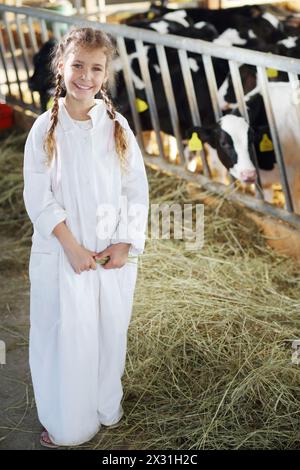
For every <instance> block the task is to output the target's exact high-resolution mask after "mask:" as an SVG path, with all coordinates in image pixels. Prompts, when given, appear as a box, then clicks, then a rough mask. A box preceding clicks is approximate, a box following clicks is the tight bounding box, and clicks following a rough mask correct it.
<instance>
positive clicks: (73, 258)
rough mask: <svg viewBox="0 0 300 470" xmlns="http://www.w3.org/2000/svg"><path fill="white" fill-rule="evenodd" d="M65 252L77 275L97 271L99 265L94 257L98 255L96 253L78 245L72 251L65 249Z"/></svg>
mask: <svg viewBox="0 0 300 470" xmlns="http://www.w3.org/2000/svg"><path fill="white" fill-rule="evenodd" d="M65 252H66V255H67V257H68V260H69V261H70V263H71V265H72V268H73V269H74V271H75V273H77V274H81V272H82V271H89V270H90V269H94V270H96V269H97V264H96V262H95V260H94V256H95V255H97V253H96V252H95V251H91V250H88V249H87V248H84V247H83V246H81V245H79V244H76V245H75V246H73V247H72V249H65Z"/></svg>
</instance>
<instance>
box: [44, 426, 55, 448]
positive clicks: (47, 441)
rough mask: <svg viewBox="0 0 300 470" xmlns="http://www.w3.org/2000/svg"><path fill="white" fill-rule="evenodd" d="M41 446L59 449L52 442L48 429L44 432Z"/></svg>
mask: <svg viewBox="0 0 300 470" xmlns="http://www.w3.org/2000/svg"><path fill="white" fill-rule="evenodd" d="M40 444H41V445H42V446H44V447H49V448H50V449H56V448H57V447H59V446H58V445H57V444H54V442H52V441H51V439H50V437H49V434H48V431H47V429H44V430H43V431H42V434H41V437H40Z"/></svg>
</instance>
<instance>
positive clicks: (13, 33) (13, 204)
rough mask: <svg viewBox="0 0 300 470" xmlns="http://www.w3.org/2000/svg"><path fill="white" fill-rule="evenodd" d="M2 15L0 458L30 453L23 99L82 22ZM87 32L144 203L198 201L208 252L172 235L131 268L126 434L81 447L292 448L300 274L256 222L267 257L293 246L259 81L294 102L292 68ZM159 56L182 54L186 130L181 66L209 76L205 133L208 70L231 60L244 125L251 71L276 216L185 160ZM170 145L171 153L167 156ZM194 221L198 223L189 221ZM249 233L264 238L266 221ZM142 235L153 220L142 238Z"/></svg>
mask: <svg viewBox="0 0 300 470" xmlns="http://www.w3.org/2000/svg"><path fill="white" fill-rule="evenodd" d="M0 11H1V13H2V29H1V53H2V54H1V58H2V64H3V71H2V73H3V72H4V79H3V81H1V97H2V100H3V102H6V104H9V105H10V106H9V107H8V108H3V109H4V111H5V112H6V113H7V114H6V119H7V120H6V124H5V126H7V130H6V132H5V133H3V135H2V139H1V176H0V184H1V189H2V191H1V214H2V217H1V225H2V230H1V239H2V241H1V245H2V250H1V268H2V269H1V276H2V280H3V285H4V289H3V293H2V299H3V302H2V308H1V310H2V313H1V318H2V321H1V337H0V339H1V340H4V341H5V345H6V364H5V365H4V366H2V367H3V370H4V371H5V375H4V381H2V384H1V387H2V391H1V394H2V396H3V398H4V400H2V403H5V409H4V410H3V411H4V413H3V423H1V427H0V429H1V438H2V439H1V443H0V445H1V446H2V447H3V448H32V447H36V448H38V443H37V442H38V435H39V431H40V427H39V423H38V421H37V418H36V416H35V408H34V402H33V397H32V390H31V386H30V376H29V374H28V366H27V357H26V354H25V355H24V352H25V351H26V350H27V335H28V311H29V306H28V288H29V281H28V275H27V262H28V254H29V246H30V238H31V224H30V222H29V220H28V218H27V217H26V214H25V210H24V207H23V202H22V189H23V184H22V163H23V161H22V158H23V145H24V141H25V138H26V132H25V134H24V133H23V134H22V133H20V130H18V131H17V127H18V128H20V127H21V126H26V125H27V126H30V125H31V123H32V118H34V116H35V115H37V114H39V112H41V102H40V96H39V93H37V92H36V91H32V90H29V88H28V84H27V82H28V78H29V76H30V75H32V72H33V67H32V59H33V54H34V53H35V52H37V51H38V48H39V47H41V46H42V44H43V43H44V42H46V41H47V40H48V39H49V38H51V37H53V36H55V34H57V35H58V36H59V35H60V34H62V33H63V31H64V30H65V28H66V26H67V25H70V24H82V23H83V22H84V23H86V24H89V23H88V20H83V19H82V18H76V17H72V18H68V17H66V18H63V19H62V18H61V17H59V15H57V14H56V13H50V12H41V11H40V10H39V11H37V10H36V11H32V9H29V8H13V7H11V8H9V7H8V6H6V7H5V9H4V8H3V7H2V6H1V8H0ZM8 13H10V14H11V16H8ZM121 16H122V18H124V16H127V15H124V14H122V15H121ZM17 18H19V19H17ZM89 21H91V20H89ZM94 21H95V20H93V26H95V27H96V24H95V23H94ZM54 24H55V25H56V26H55V27H54V26H53V25H54ZM16 25H18V26H19V27H18V28H16ZM21 25H23V26H21ZM51 26H52V27H51ZM98 27H101V28H103V29H106V30H107V31H108V32H110V33H111V34H113V35H114V36H115V37H116V38H117V42H118V46H119V53H120V57H121V59H122V64H123V67H124V71H125V74H124V81H125V85H126V90H127V94H128V103H129V107H130V111H131V117H132V123H133V126H134V128H135V130H136V132H137V136H138V138H139V143H140V146H141V148H142V149H143V153H144V157H145V162H146V163H147V171H148V178H149V183H150V197H151V203H152V204H162V203H164V202H168V201H171V202H175V203H177V204H179V205H180V206H183V205H184V204H191V203H193V204H196V203H203V202H204V203H205V208H204V217H205V224H204V245H203V247H202V248H201V250H197V251H188V250H186V248H185V244H184V243H183V241H182V240H176V239H174V237H173V236H172V235H173V232H174V223H173V222H172V223H171V239H154V238H151V236H150V235H149V239H148V240H147V245H146V251H145V254H144V255H142V256H141V258H140V260H139V281H138V286H137V290H136V300H135V308H134V313H133V319H132V323H131V328H130V330H129V345H128V361H127V367H126V373H125V376H124V389H125V396H124V407H125V410H126V412H127V418H126V422H125V423H124V424H123V425H122V426H121V427H120V428H119V429H118V430H117V431H114V432H111V431H105V432H103V431H102V432H101V433H100V434H99V436H97V437H96V438H95V439H94V441H93V442H92V443H89V445H88V446H82V447H83V448H97V449H120V448H123V449H136V448H140V449H157V448H161V449H170V448H171V449H204V448H214V449H240V448H241V449H254V448H261V449H269V448H272V449H284V448H289V449H292V448H297V447H298V446H299V426H298V422H299V379H300V377H299V366H298V362H297V354H295V353H297V349H296V346H297V343H296V340H297V339H298V338H299V324H298V315H297V313H298V310H299V263H298V262H297V261H296V260H295V259H294V258H291V257H288V256H285V255H284V254H279V253H278V252H277V251H273V250H271V249H270V247H269V246H268V244H267V243H266V235H264V234H263V233H262V232H261V230H259V229H258V226H257V223H259V222H261V221H262V219H261V218H260V217H261V216H259V215H258V214H259V213H260V214H262V213H266V214H267V215H268V217H269V219H268V229H269V232H268V237H267V238H269V241H271V242H272V241H273V243H276V240H272V238H278V236H279V237H282V236H283V235H282V233H283V232H281V231H279V232H277V234H278V235H277V237H274V233H275V230H276V229H277V230H278V227H279V226H280V228H281V230H285V232H284V235H285V237H289V238H288V241H289V245H295V246H296V245H297V231H298V228H299V225H298V224H299V215H298V214H297V213H296V212H295V211H294V207H293V194H291V191H290V188H289V181H288V178H287V175H286V171H285V160H284V157H285V155H284V153H283V151H282V148H281V145H280V139H279V136H278V134H279V131H278V126H277V124H278V122H276V116H274V112H272V102H271V99H270V93H269V78H270V77H269V75H270V74H272V72H269V75H268V69H271V70H273V71H274V70H280V71H282V72H285V73H286V74H288V77H289V82H287V83H288V84H290V86H291V87H292V86H293V90H294V91H295V89H296V87H295V84H296V86H298V81H297V80H298V74H299V73H300V67H299V61H297V59H293V58H286V57H277V56H276V57H275V56H274V54H273V56H272V57H271V56H270V55H266V53H259V52H253V51H249V50H241V49H239V50H236V48H234V47H231V46H226V47H225V49H224V46H223V47H222V46H221V45H218V44H214V45H213V44H211V43H208V42H205V44H204V43H203V42H204V41H202V40H200V39H197V40H191V39H189V38H185V39H184V41H183V40H182V38H181V39H180V38H178V36H174V35H172V36H171V35H168V36H163V35H161V34H159V33H157V32H155V31H151V30H149V29H148V30H145V29H138V28H133V27H129V26H125V25H116V24H114V25H112V24H109V23H106V24H105V25H104V24H101V25H99V24H98ZM23 32H24V35H23ZM22 37H23V41H22V39H21V38H22ZM33 38H35V42H34V40H33ZM128 39H131V40H132V41H134V42H135V47H136V49H137V51H138V52H139V54H138V60H139V65H140V74H141V78H142V79H143V80H144V82H145V84H146V92H145V94H146V99H147V102H146V103H147V106H148V107H149V114H150V121H151V124H152V126H153V130H152V131H151V134H152V135H150V136H149V130H147V134H146V133H145V131H143V121H142V119H143V118H141V114H142V113H143V112H144V111H146V110H144V111H141V109H143V106H141V101H144V102H145V100H142V99H141V98H140V101H137V99H138V97H137V90H136V88H135V86H134V82H133V79H132V70H131V67H130V62H129V59H128V56H129V53H128V43H126V40H128ZM199 41H200V42H199ZM144 42H146V43H147V44H154V45H155V47H156V48H157V52H158V54H157V55H158V61H159V63H158V65H159V66H160V68H161V70H163V71H164V73H162V76H163V78H162V85H163V87H165V92H166V95H167V97H168V100H169V104H170V109H169V110H168V113H169V121H170V122H171V127H172V128H173V135H172V136H171V137H169V135H167V137H165V135H164V134H162V132H161V129H160V122H161V119H160V114H159V111H161V110H160V109H159V108H158V106H157V99H156V96H155V93H154V91H153V90H155V88H154V86H153V77H151V75H150V73H149V62H148V61H147V55H146V52H145V47H144V44H143V43H144ZM34 44H35V46H34ZM168 47H169V48H173V49H174V48H176V49H178V51H179V53H180V57H181V64H182V65H183V67H182V68H183V70H185V73H183V75H184V86H185V87H186V88H187V89H188V90H189V93H187V95H188V99H189V106H190V109H191V111H192V112H191V115H192V124H193V125H194V127H195V129H196V128H198V127H199V125H200V124H201V120H200V118H201V117H202V115H201V116H200V115H199V110H198V113H197V104H198V102H197V99H196V98H195V95H196V93H195V89H194V88H195V86H194V82H193V78H192V77H191V75H192V74H191V71H190V73H189V69H190V65H191V62H190V61H189V56H188V53H194V54H199V55H201V56H202V58H203V62H204V68H205V71H206V73H207V74H208V75H209V76H210V81H209V83H210V87H209V92H210V93H211V95H212V102H213V104H214V109H213V112H214V114H215V118H216V120H217V119H219V118H220V116H221V114H222V109H220V106H219V99H218V90H217V89H216V88H218V87H217V84H216V81H217V80H216V78H215V77H214V74H215V67H214V61H213V58H222V59H226V60H227V61H229V64H230V65H229V68H230V71H231V77H232V79H233V80H232V81H233V82H234V86H235V90H236V93H237V96H236V98H237V102H238V105H239V107H240V109H241V115H243V114H244V116H245V117H247V115H246V113H247V107H246V106H245V98H244V85H243V83H242V78H241V75H239V67H238V65H239V64H240V63H241V62H242V63H243V64H248V65H253V66H255V67H256V66H257V67H258V71H259V77H260V81H261V87H262V94H263V98H264V103H265V107H266V109H267V110H268V111H267V113H266V114H267V117H268V123H269V126H270V133H271V135H270V136H269V137H268V138H269V140H271V141H272V145H273V148H274V150H275V154H276V158H278V160H277V162H278V163H277V164H278V166H279V167H280V177H281V179H280V181H279V183H278V184H279V186H280V188H279V189H278V193H279V196H278V201H276V198H274V201H272V203H269V204H268V203H266V202H265V201H264V200H263V199H264V194H263V191H262V188H261V187H259V184H258V183H257V184H256V185H253V186H254V187H253V188H250V189H249V188H247V187H242V185H241V184H240V182H239V181H237V180H236V179H234V180H233V179H232V178H230V175H229V177H228V176H227V175H226V176H227V178H228V180H227V181H226V184H222V183H219V182H217V181H216V180H214V175H213V174H212V173H213V172H212V171H211V170H212V169H211V168H210V163H211V162H210V161H209V155H207V153H206V151H204V150H206V149H205V148H204V150H203V148H199V141H198V139H196V142H197V144H198V146H197V145H196V150H192V152H195V154H192V155H191V157H190V156H188V158H186V155H185V153H184V152H185V148H184V146H185V144H186V142H185V140H184V138H183V135H182V128H181V126H180V119H179V116H178V114H179V110H178V109H177V106H176V93H177V92H178V90H173V84H172V79H171V76H172V71H171V70H169V62H168V57H166V56H165V53H164V51H165V49H167V48H168ZM25 64H26V65H27V67H26V66H25ZM189 64H190V65H189ZM155 65H157V64H155ZM170 72H171V73H170ZM273 74H274V72H273ZM2 78H3V76H2ZM193 89H194V92H193ZM113 91H114V89H113V88H112V93H113ZM50 105H51V102H50ZM12 107H13V109H14V114H13V115H12V113H11V111H10V110H11V109H12ZM144 107H145V106H144ZM164 117H165V116H164ZM12 118H13V119H14V121H12ZM5 126H3V127H5ZM23 128H24V127H23ZM153 136H154V138H153ZM151 139H152V140H154V145H153V147H154V151H153V153H157V155H151V154H149V151H148V150H149V148H151V146H150V147H149V142H150V144H151ZM174 139H175V150H174ZM172 145H173V150H172V151H173V154H172V152H171V151H170V150H169V148H170V146H172ZM155 147H156V149H155ZM200 147H201V146H200ZM203 147H204V145H203ZM192 148H195V147H192ZM254 151H255V150H254ZM174 155H175V156H174ZM195 158H196V159H197V165H190V166H191V167H192V168H190V169H189V168H188V166H189V164H191V162H192V163H193V162H194V161H195ZM258 174H259V169H258ZM274 192H275V191H274ZM253 193H254V195H255V194H256V197H255V196H254V195H253ZM237 203H238V204H237ZM277 204H279V205H277ZM270 215H271V216H272V219H270ZM193 217H194V219H195V213H194V214H193ZM194 222H195V220H194ZM261 224H264V225H263V227H264V228H265V229H266V222H265V220H264V221H263V222H261ZM274 227H275V228H274ZM152 228H153V227H152V226H151V224H150V221H149V234H151V230H152ZM270 239H271V240H270ZM281 248H282V246H281ZM291 251H292V250H291ZM294 251H295V250H294ZM176 294H178V295H176ZM149 306H150V307H149ZM146 332H147V333H146ZM16 363H18V364H19V368H18V370H17V371H16V368H15V367H14V366H13V364H16ZM15 384H17V385H15ZM1 398H2V397H1ZM282 416H284V417H285V419H284V422H283V420H282Z"/></svg>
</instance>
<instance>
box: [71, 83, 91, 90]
mask: <svg viewBox="0 0 300 470" xmlns="http://www.w3.org/2000/svg"><path fill="white" fill-rule="evenodd" d="M74 85H75V86H76V87H77V88H78V89H79V90H91V89H92V88H93V87H91V86H90V87H86V86H82V85H78V84H77V83H74Z"/></svg>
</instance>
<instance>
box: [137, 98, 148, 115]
mask: <svg viewBox="0 0 300 470" xmlns="http://www.w3.org/2000/svg"><path fill="white" fill-rule="evenodd" d="M135 107H136V109H137V111H138V113H143V112H144V111H146V110H147V109H148V108H149V106H148V105H147V103H146V101H144V100H141V99H140V98H136V99H135Z"/></svg>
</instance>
